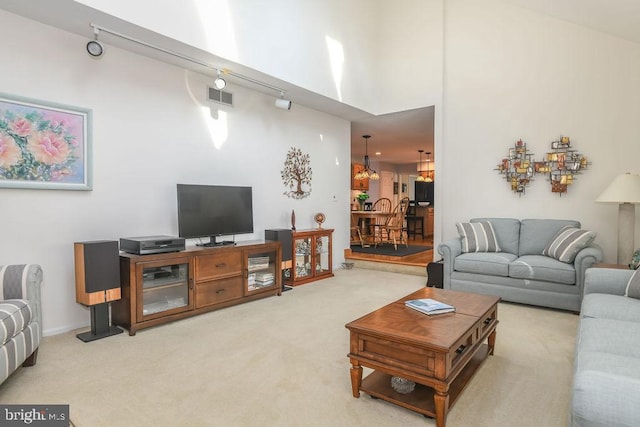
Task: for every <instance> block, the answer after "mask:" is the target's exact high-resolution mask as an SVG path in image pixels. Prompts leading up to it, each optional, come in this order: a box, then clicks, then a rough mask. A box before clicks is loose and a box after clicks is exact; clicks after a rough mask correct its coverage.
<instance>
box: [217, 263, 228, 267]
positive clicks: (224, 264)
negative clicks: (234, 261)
mask: <svg viewBox="0 0 640 427" xmlns="http://www.w3.org/2000/svg"><path fill="white" fill-rule="evenodd" d="M226 266H227V263H226V262H221V263H220V264H216V268H225V267H226Z"/></svg>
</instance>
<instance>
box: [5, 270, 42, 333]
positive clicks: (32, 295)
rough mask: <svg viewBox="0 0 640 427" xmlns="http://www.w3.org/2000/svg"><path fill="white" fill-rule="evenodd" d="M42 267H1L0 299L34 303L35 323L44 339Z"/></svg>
mask: <svg viewBox="0 0 640 427" xmlns="http://www.w3.org/2000/svg"><path fill="white" fill-rule="evenodd" d="M41 286H42V267H40V266H39V265H38V264H22V265H4V266H0V299H27V300H30V301H31V302H32V303H33V307H34V311H35V312H34V313H33V321H35V322H38V325H39V328H38V332H39V334H40V338H42V305H41V301H42V298H41V290H40V287H41Z"/></svg>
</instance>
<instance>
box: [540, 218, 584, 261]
mask: <svg viewBox="0 0 640 427" xmlns="http://www.w3.org/2000/svg"><path fill="white" fill-rule="evenodd" d="M595 238H596V233H595V232H593V231H589V230H581V229H579V228H575V227H571V226H566V227H563V228H561V229H560V231H558V232H557V233H556V235H555V236H553V238H552V239H551V241H550V242H549V243H548V244H547V247H545V248H544V250H543V251H542V255H546V256H548V257H552V258H555V259H557V260H558V261H562V262H566V263H572V262H573V260H574V259H575V258H576V255H578V252H580V251H581V250H582V249H583V248H585V247H587V246H589V245H590V244H591V242H593V240H594V239H595Z"/></svg>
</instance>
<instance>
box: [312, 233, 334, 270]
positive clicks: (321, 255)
mask: <svg viewBox="0 0 640 427" xmlns="http://www.w3.org/2000/svg"><path fill="white" fill-rule="evenodd" d="M315 244H316V247H315V269H316V270H315V271H316V274H323V273H325V272H330V271H331V268H330V265H329V263H330V260H331V258H330V257H329V236H327V235H325V236H316V238H315Z"/></svg>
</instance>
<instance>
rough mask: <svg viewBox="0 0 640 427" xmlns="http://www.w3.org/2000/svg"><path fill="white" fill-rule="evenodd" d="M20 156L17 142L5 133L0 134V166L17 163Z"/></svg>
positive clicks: (6, 166)
mask: <svg viewBox="0 0 640 427" xmlns="http://www.w3.org/2000/svg"><path fill="white" fill-rule="evenodd" d="M21 157H22V153H21V152H20V147H18V144H16V142H15V141H14V140H13V138H11V137H10V136H7V135H2V134H0V168H8V167H10V166H13V165H15V164H17V163H18V162H19V161H20V158H21Z"/></svg>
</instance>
